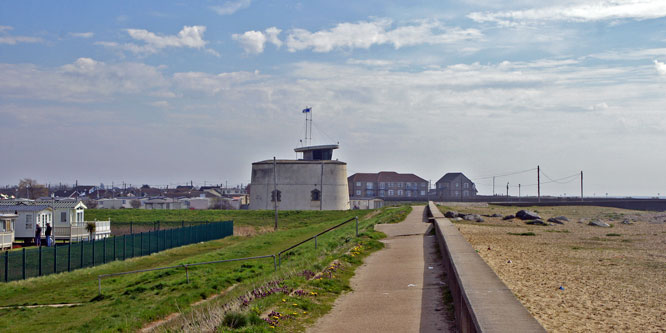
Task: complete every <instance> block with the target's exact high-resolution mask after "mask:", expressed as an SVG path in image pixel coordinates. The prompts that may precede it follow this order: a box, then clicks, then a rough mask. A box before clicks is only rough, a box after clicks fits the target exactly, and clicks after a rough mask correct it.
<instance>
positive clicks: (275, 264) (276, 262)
mask: <svg viewBox="0 0 666 333" xmlns="http://www.w3.org/2000/svg"><path fill="white" fill-rule="evenodd" d="M351 221H356V237H358V216H355V217H352V218H350V219H349V220H346V221H344V222H342V223H340V224H337V225H334V226H332V227H330V228H328V229H326V230H324V231H322V232H319V233H318V234H316V235H314V236H312V237H310V238H308V239H305V240H303V241H301V242H299V243H297V244H296V245H292V246H290V247H288V248H287V249H284V250H282V251H280V252H278V254H277V259H276V255H275V254H270V255H265V256H257V257H247V258H236V259H225V260H216V261H206V262H198V263H193V264H181V265H176V266H167V267H156V268H149V269H140V270H136V271H128V272H119V273H110V274H101V275H98V276H97V285H98V291H99V294H100V295H101V294H102V278H103V277H109V276H118V275H126V274H134V273H143V272H151V271H158V270H164V269H173V268H181V267H183V268H185V276H186V278H187V283H190V275H189V271H188V267H190V266H199V265H207V264H217V263H223V262H231V261H240V260H252V259H262V258H268V257H272V258H273V269H275V270H276V271H277V267H278V265H279V264H282V253H284V252H287V251H289V250H291V249H293V248H295V247H297V246H299V245H302V244H304V243H305V242H307V241H309V240H312V239H314V240H315V248H317V237H318V236H321V235H323V234H325V233H327V232H329V231H331V230H334V229H337V228H339V227H340V226H342V225H345V224H347V223H349V222H351Z"/></svg>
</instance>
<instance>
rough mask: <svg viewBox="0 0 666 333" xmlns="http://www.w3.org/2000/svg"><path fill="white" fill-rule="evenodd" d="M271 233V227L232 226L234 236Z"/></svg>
mask: <svg viewBox="0 0 666 333" xmlns="http://www.w3.org/2000/svg"><path fill="white" fill-rule="evenodd" d="M268 232H273V227H252V226H234V236H246V237H249V236H255V235H260V234H265V233H268Z"/></svg>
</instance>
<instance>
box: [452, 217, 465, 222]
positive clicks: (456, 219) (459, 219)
mask: <svg viewBox="0 0 666 333" xmlns="http://www.w3.org/2000/svg"><path fill="white" fill-rule="evenodd" d="M453 220H454V221H462V220H463V219H462V217H456V218H454V219H453Z"/></svg>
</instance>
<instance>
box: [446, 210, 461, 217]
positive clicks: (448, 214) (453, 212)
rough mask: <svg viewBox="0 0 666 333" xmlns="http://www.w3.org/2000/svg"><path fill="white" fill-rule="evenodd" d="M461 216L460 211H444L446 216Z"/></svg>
mask: <svg viewBox="0 0 666 333" xmlns="http://www.w3.org/2000/svg"><path fill="white" fill-rule="evenodd" d="M459 216H460V213H458V212H456V211H454V210H449V211H447V212H446V213H444V217H446V218H449V219H452V218H455V217H459Z"/></svg>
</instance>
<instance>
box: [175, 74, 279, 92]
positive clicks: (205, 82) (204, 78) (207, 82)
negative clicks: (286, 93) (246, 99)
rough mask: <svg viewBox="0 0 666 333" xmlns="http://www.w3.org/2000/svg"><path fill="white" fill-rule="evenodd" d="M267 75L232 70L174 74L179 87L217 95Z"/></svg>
mask: <svg viewBox="0 0 666 333" xmlns="http://www.w3.org/2000/svg"><path fill="white" fill-rule="evenodd" d="M265 78H266V77H265V76H263V75H261V74H259V71H254V72H230V73H220V74H208V73H202V72H183V73H175V74H174V75H173V83H174V85H175V86H176V88H178V89H182V90H188V91H196V92H201V93H204V94H207V95H215V94H218V93H220V92H221V91H224V90H228V89H230V88H231V87H232V86H234V85H238V84H241V83H247V82H253V81H256V80H259V79H265Z"/></svg>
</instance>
